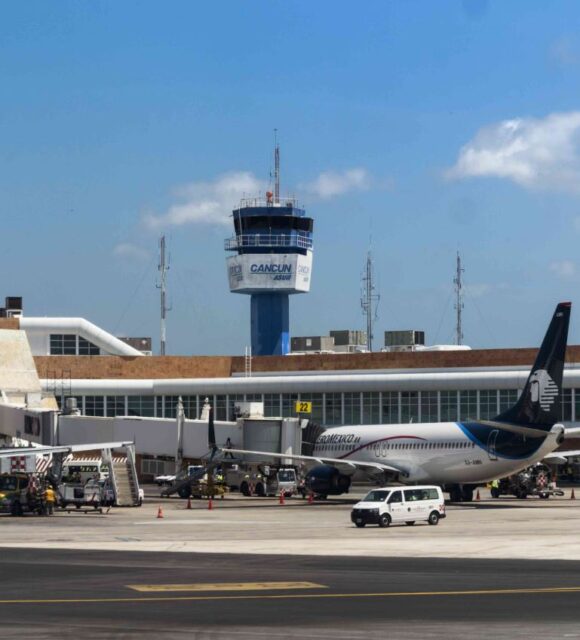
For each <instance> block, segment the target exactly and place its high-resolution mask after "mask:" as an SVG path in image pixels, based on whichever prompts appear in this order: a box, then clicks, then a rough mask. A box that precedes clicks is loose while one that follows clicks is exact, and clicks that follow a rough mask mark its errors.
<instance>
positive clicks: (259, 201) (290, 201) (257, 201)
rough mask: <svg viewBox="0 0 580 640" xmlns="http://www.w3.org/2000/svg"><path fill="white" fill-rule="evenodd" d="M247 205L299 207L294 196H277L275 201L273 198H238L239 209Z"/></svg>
mask: <svg viewBox="0 0 580 640" xmlns="http://www.w3.org/2000/svg"><path fill="white" fill-rule="evenodd" d="M248 207H288V208H290V207H291V208H293V209H297V208H298V209H299V208H300V207H298V200H297V199H296V198H291V197H287V198H279V199H278V201H277V202H275V201H274V199H273V198H266V197H258V198H242V199H241V200H240V206H239V208H240V209H246V208H248Z"/></svg>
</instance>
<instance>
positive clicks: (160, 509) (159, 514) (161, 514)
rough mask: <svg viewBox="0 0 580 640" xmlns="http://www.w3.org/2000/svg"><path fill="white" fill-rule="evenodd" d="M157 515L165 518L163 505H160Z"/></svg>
mask: <svg viewBox="0 0 580 640" xmlns="http://www.w3.org/2000/svg"><path fill="white" fill-rule="evenodd" d="M157 517H158V518H163V509H162V508H161V507H159V509H157Z"/></svg>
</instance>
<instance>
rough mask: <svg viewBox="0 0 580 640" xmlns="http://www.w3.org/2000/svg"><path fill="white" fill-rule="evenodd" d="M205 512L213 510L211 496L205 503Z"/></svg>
mask: <svg viewBox="0 0 580 640" xmlns="http://www.w3.org/2000/svg"><path fill="white" fill-rule="evenodd" d="M207 510H208V511H212V510H213V500H212V497H211V496H210V497H209V501H208V503H207Z"/></svg>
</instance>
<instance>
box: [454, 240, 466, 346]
mask: <svg viewBox="0 0 580 640" xmlns="http://www.w3.org/2000/svg"><path fill="white" fill-rule="evenodd" d="M464 271H465V269H464V268H463V267H462V266H461V256H460V255H459V251H458V252H457V266H456V270H455V278H453V284H454V285H455V311H456V313H457V317H456V322H455V343H456V344H458V345H461V344H463V324H462V314H463V279H462V274H463V272H464Z"/></svg>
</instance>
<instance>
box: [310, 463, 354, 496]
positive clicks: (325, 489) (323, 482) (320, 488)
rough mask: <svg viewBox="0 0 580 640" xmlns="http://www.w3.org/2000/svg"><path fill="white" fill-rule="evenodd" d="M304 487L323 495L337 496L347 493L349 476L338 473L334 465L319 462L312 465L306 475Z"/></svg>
mask: <svg viewBox="0 0 580 640" xmlns="http://www.w3.org/2000/svg"><path fill="white" fill-rule="evenodd" d="M306 488H307V489H308V490H309V491H312V493H316V494H318V495H323V496H339V495H340V494H342V493H348V490H349V488H350V476H347V475H344V474H343V473H340V471H339V470H338V469H337V468H336V467H331V466H330V465H327V464H321V465H318V466H317V467H313V468H312V469H311V470H310V471H309V472H308V474H307V475H306Z"/></svg>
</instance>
